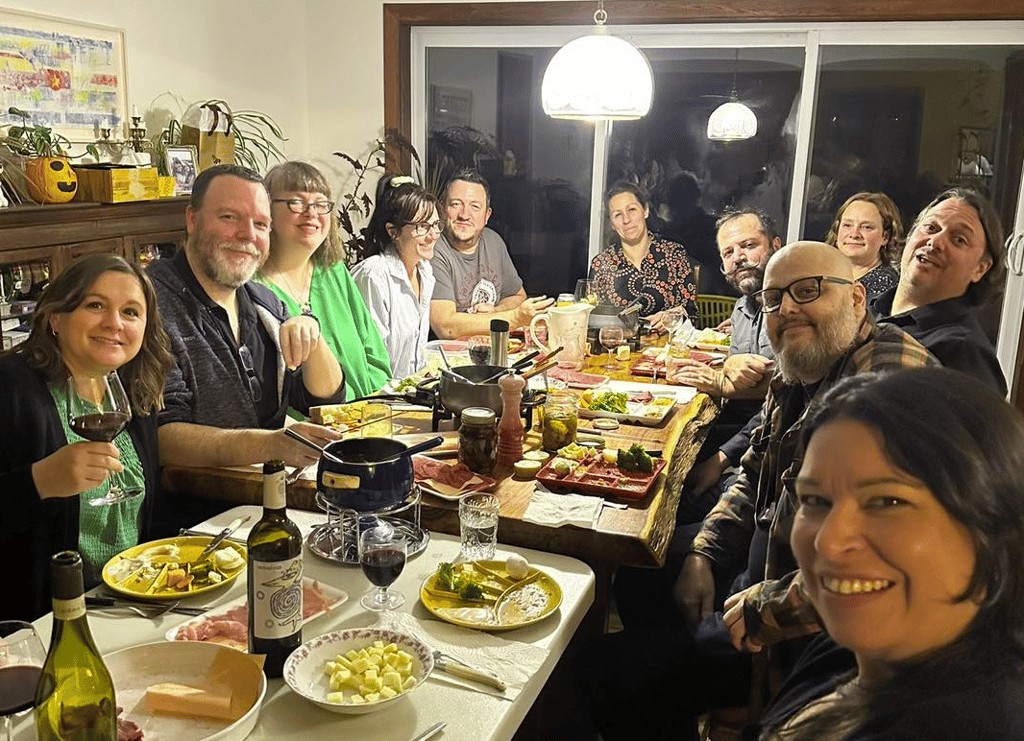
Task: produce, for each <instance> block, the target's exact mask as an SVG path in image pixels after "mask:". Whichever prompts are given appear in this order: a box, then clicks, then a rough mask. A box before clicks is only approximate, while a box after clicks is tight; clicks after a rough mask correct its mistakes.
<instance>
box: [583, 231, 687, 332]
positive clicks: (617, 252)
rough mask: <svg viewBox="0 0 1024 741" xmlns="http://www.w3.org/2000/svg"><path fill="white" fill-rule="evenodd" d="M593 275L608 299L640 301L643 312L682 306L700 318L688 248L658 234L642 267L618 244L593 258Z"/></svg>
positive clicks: (613, 301)
mask: <svg viewBox="0 0 1024 741" xmlns="http://www.w3.org/2000/svg"><path fill="white" fill-rule="evenodd" d="M590 277H591V278H593V279H594V280H595V281H596V284H597V295H598V296H599V297H600V298H601V301H603V302H605V303H610V304H613V305H614V306H623V307H624V306H628V305H629V304H631V303H633V302H634V301H639V302H640V315H641V316H650V315H651V314H657V313H658V312H659V311H663V310H664V309H671V308H672V307H675V306H682V307H683V308H684V309H685V311H686V314H687V316H689V317H690V320H691V321H695V320H696V319H697V288H696V286H694V284H693V270H691V268H690V261H689V259H687V257H686V250H685V249H683V246H682V245H679V244H676V243H675V242H669V241H668V240H667V239H664V238H662V237H660V236H658V235H657V234H652V235H651V248H650V250H649V251H648V253H647V256H646V257H645V258H644V259H643V262H641V263H640V269H639V270H637V268H636V266H634V265H633V263H631V262H630V261H629V259H628V258H627V257H626V256H625V255H624V254H623V252H622V245H621V244H618V245H613V246H611V247H609V248H608V249H606V250H604V251H603V252H601V253H600V254H599V255H597V256H596V257H595V258H594V259H593V260H592V261H591V263H590Z"/></svg>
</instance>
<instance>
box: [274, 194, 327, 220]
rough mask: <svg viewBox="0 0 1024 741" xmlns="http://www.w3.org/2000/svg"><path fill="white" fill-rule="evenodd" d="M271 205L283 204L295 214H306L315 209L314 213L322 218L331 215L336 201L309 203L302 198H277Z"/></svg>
mask: <svg viewBox="0 0 1024 741" xmlns="http://www.w3.org/2000/svg"><path fill="white" fill-rule="evenodd" d="M271 203H283V204H285V205H286V206H287V207H288V210H289V211H291V212H292V213H293V214H304V213H306V212H307V211H309V210H310V209H313V211H315V212H316V213H318V214H320V215H321V216H322V215H324V214H329V213H330V212H331V209H333V208H334V201H313V202H312V203H307V202H306V201H304V200H302V199H301V198H275V199H273V200H272V201H271Z"/></svg>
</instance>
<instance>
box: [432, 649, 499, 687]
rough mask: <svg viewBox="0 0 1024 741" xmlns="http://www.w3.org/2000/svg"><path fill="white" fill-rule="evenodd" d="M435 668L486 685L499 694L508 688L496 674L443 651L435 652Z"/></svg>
mask: <svg viewBox="0 0 1024 741" xmlns="http://www.w3.org/2000/svg"><path fill="white" fill-rule="evenodd" d="M434 666H436V667H437V668H438V669H440V670H441V671H443V672H448V673H449V674H454V675H455V676H457V677H462V678H463V679H472V680H473V681H474V682H480V683H481V684H486V685H487V686H488V687H493V688H494V689H496V690H498V691H499V692H504V691H505V688H506V686H507V685H506V684H505V682H504V681H502V679H501V677H499V676H498V675H497V674H495V673H494V672H491V671H488V670H486V669H481V668H479V667H475V666H471V665H470V664H467V663H465V662H464V661H461V660H459V659H456V658H455V657H454V656H449V655H448V654H446V653H442V652H441V651H434Z"/></svg>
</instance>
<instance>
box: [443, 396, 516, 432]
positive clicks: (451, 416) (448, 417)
mask: <svg viewBox="0 0 1024 741" xmlns="http://www.w3.org/2000/svg"><path fill="white" fill-rule="evenodd" d="M523 416H524V420H523V427H524V428H525V429H527V430H529V429H531V428H532V427H533V407H532V406H528V407H526V410H525V414H524V415H523ZM498 419H501V414H500V413H499V414H498ZM442 422H451V423H452V425H453V426H452V429H453V430H458V429H459V426H460V425H461V424H462V420H461V419H460V418H459V417H458V416H457V415H456V414H455V413H454V412H449V411H448V410H447V409H445V407H444V405H443V404H441V402H440V400H438V401H435V402H434V406H433V410H432V414H431V420H430V430H431V432H438V431H439V430H440V429H441V423H442Z"/></svg>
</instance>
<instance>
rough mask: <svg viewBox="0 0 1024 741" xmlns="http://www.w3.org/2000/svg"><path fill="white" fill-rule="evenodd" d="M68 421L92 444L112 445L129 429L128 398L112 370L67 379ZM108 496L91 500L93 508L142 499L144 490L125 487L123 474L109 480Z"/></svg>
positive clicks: (115, 474) (129, 406)
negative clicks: (116, 438)
mask: <svg viewBox="0 0 1024 741" xmlns="http://www.w3.org/2000/svg"><path fill="white" fill-rule="evenodd" d="M67 391H68V422H69V424H70V425H71V429H72V430H74V431H75V433H76V434H77V435H80V436H81V437H84V438H85V439H86V440H91V441H92V442H102V443H109V442H111V441H112V440H113V439H114V438H115V437H117V436H118V435H119V434H121V431H122V430H123V429H124V428H125V427H127V426H128V422H129V421H130V420H131V418H132V412H131V405H130V404H129V403H128V395H127V394H126V393H125V392H124V386H122V385H121V379H120V378H118V376H117V373H116V372H114V371H111V372H110V373H107V374H106V375H105V376H68V388H67ZM108 483H109V485H110V488H109V490H108V491H107V493H106V495H105V496H102V497H96V498H95V499H91V500H89V504H91V505H93V506H97V507H100V506H107V505H111V504H117V503H119V502H124V501H126V500H128V499H134V498H135V497H137V496H141V495H142V493H143V490H142V488H141V487H125V486H123V485H122V480H121V475H120V474H117V473H114V474H111V475H110V477H109V478H108Z"/></svg>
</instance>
